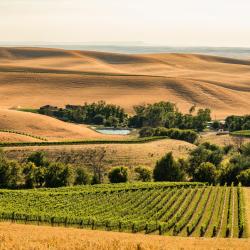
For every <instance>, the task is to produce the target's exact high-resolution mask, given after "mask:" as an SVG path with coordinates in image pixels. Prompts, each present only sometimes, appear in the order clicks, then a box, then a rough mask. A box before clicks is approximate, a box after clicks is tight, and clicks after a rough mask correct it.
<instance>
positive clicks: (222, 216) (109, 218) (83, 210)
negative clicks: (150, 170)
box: [0, 182, 246, 238]
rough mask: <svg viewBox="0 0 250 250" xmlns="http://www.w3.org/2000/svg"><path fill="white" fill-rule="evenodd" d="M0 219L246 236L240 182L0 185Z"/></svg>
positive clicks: (113, 228) (220, 235)
mask: <svg viewBox="0 0 250 250" xmlns="http://www.w3.org/2000/svg"><path fill="white" fill-rule="evenodd" d="M0 219H1V220H2V221H5V220H7V221H10V220H11V221H13V222H20V223H29V224H38V225H41V224H51V225H52V226H65V227H78V228H91V229H103V230H108V231H122V232H133V233H137V232H141V233H146V234H160V235H174V236H177V235H178V236H196V237H237V238H238V237H239V238H242V237H246V222H245V212H244V200H243V190H242V188H241V186H238V187H234V186H230V187H227V186H206V185H204V184H202V183H157V182H155V183H131V184H113V185H112V184H102V185H94V186H76V187H64V188H57V189H38V190H1V191H0Z"/></svg>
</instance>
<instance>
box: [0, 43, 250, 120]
mask: <svg viewBox="0 0 250 250" xmlns="http://www.w3.org/2000/svg"><path fill="white" fill-rule="evenodd" d="M0 72H1V74H0V99H1V104H0V106H1V107H3V108H11V107H17V106H21V107H27V108H29V107H30V108H32V107H39V106H41V105H44V104H52V105H59V106H62V105H65V104H81V103H84V102H85V101H88V102H92V101H97V100H101V99H103V100H106V101H107V102H110V103H115V104H119V105H121V106H122V107H124V108H125V109H126V110H127V111H128V112H132V107H133V105H135V104H140V103H149V102H156V101H160V100H168V101H172V102H175V103H177V104H178V106H179V108H180V109H181V110H182V111H187V110H188V108H189V107H190V106H191V105H193V104H194V103H195V104H197V106H198V107H209V108H211V109H212V110H213V118H215V117H216V118H221V117H225V116H226V115H229V114H245V113H247V112H248V111H249V110H248V107H249V105H250V91H249V90H250V87H249V80H250V61H247V60H237V59H229V58H222V57H214V56H203V55H192V54H149V55H126V54H114V53H102V52H88V51H67V50H60V49H41V48H0ZM239 107H240V108H239Z"/></svg>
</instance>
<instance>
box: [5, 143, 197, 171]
mask: <svg viewBox="0 0 250 250" xmlns="http://www.w3.org/2000/svg"><path fill="white" fill-rule="evenodd" d="M100 147H102V148H104V149H105V151H106V154H105V158H104V163H105V166H107V167H112V166H128V167H131V168H134V167H136V166H140V165H141V166H148V167H151V168H152V167H153V166H154V165H155V163H156V161H157V160H159V159H160V158H161V157H162V156H163V155H165V154H166V153H167V152H169V151H172V152H173V154H174V156H175V157H179V158H186V157H187V155H188V152H189V150H191V149H194V148H195V147H196V146H195V145H193V144H190V143H187V142H184V141H177V140H172V139H164V140H157V141H152V142H147V143H143V144H138V143H136V144H102V145H68V146H66V145H61V146H60V145H59V146H42V147H11V148H5V149H4V150H5V152H6V154H7V156H8V157H9V158H11V159H19V160H20V161H22V159H23V158H25V157H27V155H29V154H31V153H32V152H34V151H44V152H46V155H47V157H48V158H49V159H50V160H53V161H62V162H65V163H71V164H74V165H79V164H80V165H86V166H88V164H89V162H88V161H89V158H88V157H86V152H89V150H94V149H97V148H100Z"/></svg>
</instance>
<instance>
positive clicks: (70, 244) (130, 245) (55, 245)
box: [0, 223, 250, 250]
mask: <svg viewBox="0 0 250 250" xmlns="http://www.w3.org/2000/svg"><path fill="white" fill-rule="evenodd" d="M0 239H1V240H0V249H1V250H7V249H8V250H10V249H13V250H14V249H15V250H19V249H30V250H32V249H36V250H44V249H50V250H54V249H70V250H72V249H78V250H80V249H84V250H95V249H98V250H138V249H142V250H152V249H155V250H163V249H237V250H241V249H242V250H243V249H244V250H246V249H249V245H250V240H249V239H223V238H216V239H209V238H192V237H190V238H187V237H167V236H154V235H142V234H128V233H115V232H105V231H96V230H95V231H90V230H82V229H73V228H55V227H47V226H33V225H18V224H11V223H1V224H0ZM20 242H21V244H20Z"/></svg>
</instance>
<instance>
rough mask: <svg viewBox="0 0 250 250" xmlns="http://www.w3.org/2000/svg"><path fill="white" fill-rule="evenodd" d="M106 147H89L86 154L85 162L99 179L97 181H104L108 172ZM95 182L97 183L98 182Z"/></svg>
mask: <svg viewBox="0 0 250 250" xmlns="http://www.w3.org/2000/svg"><path fill="white" fill-rule="evenodd" d="M106 153H107V151H106V149H105V148H104V147H95V148H93V149H87V150H86V151H85V154H84V158H85V162H86V164H87V165H88V166H89V168H90V169H91V170H92V172H93V176H94V177H95V178H96V179H97V183H102V182H103V177H104V173H105V172H106V165H105V157H106ZM97 183H95V184H97Z"/></svg>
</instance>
